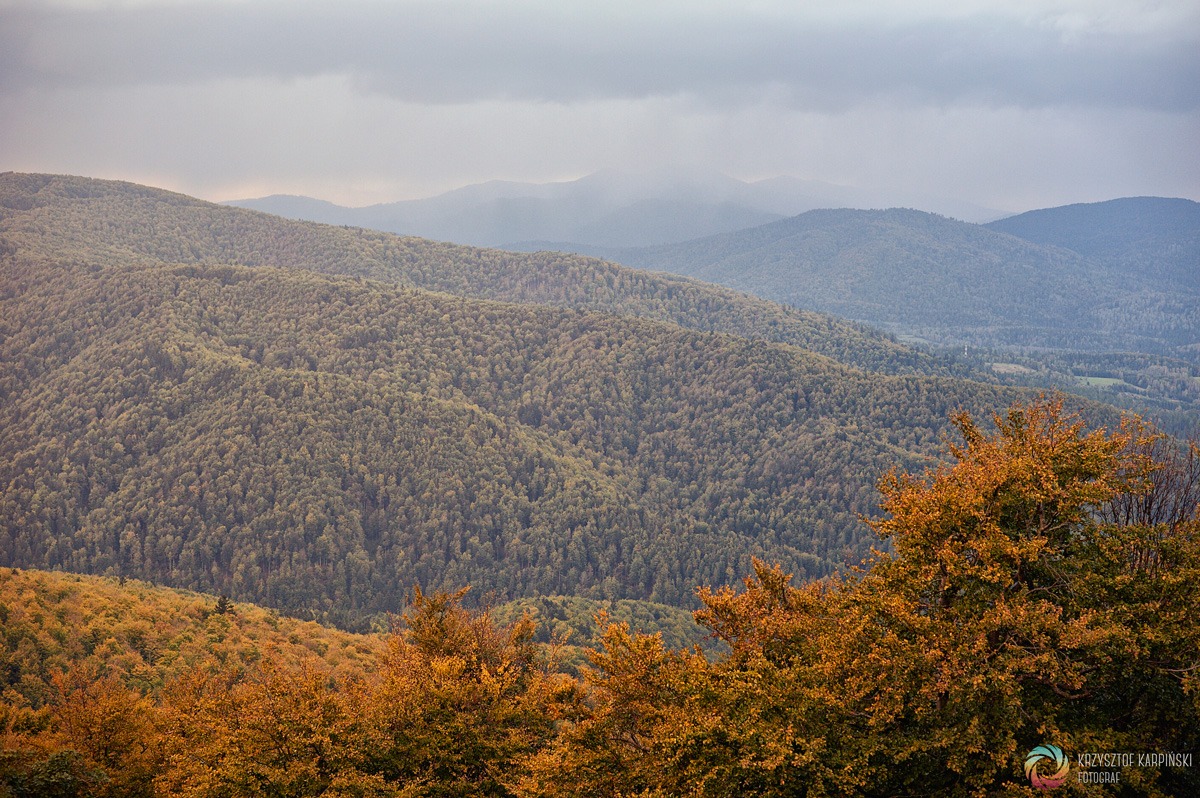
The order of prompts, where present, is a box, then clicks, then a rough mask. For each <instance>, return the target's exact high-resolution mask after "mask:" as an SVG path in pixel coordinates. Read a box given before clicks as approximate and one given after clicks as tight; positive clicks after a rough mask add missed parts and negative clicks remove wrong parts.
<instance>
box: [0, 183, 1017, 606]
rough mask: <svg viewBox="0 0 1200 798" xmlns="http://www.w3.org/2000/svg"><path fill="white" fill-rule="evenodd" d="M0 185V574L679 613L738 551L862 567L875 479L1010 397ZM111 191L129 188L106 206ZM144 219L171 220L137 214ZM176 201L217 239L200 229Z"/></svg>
mask: <svg viewBox="0 0 1200 798" xmlns="http://www.w3.org/2000/svg"><path fill="white" fill-rule="evenodd" d="M22 181H25V182H29V181H32V182H33V184H34V185H35V186H40V187H41V189H45V188H46V187H48V186H49V187H53V190H52V191H50V192H49V193H50V195H51V196H50V199H47V198H46V197H44V196H42V194H41V193H39V192H38V191H34V192H32V193H27V194H21V193H20V192H19V191H17V190H16V189H15V188H13V186H14V184H20V183H22ZM6 185H8V186H9V189H8V190H7V193H6V195H5V196H6V200H5V204H6V207H8V208H9V209H10V210H9V211H7V212H6V217H5V220H4V228H3V229H4V245H5V254H4V258H3V263H2V266H3V269H4V272H3V275H4V276H3V281H2V285H3V294H2V298H0V303H2V305H0V311H2V312H0V324H3V328H2V334H3V338H2V346H3V350H2V351H3V357H2V369H3V371H2V372H0V398H2V400H3V401H2V405H0V414H2V415H0V452H2V454H3V457H2V458H0V491H2V493H0V523H2V525H3V530H4V533H3V537H0V557H2V558H3V561H4V563H6V564H8V565H19V566H23V567H41V568H66V569H70V570H76V571H86V572H96V573H109V574H114V575H125V576H130V577H139V578H146V579H155V580H158V581H161V582H164V583H167V584H171V585H175V586H179V587H189V588H195V589H203V590H206V591H210V592H223V593H229V594H230V595H231V596H233V597H235V598H239V599H249V598H254V599H257V600H259V601H262V602H264V603H267V604H269V605H271V606H277V607H281V608H287V609H289V610H291V611H305V612H309V613H313V614H314V615H317V616H320V617H326V618H330V619H333V620H337V621H339V622H342V623H353V624H359V623H363V622H364V621H365V619H366V618H368V617H370V616H371V615H373V614H375V613H378V612H381V611H386V610H391V609H395V608H396V607H397V606H398V604H397V602H399V601H400V597H401V596H402V594H403V592H404V590H406V589H407V588H408V587H409V586H410V585H412V584H414V583H420V584H422V585H424V586H426V587H427V588H429V589H434V588H438V587H445V588H447V589H455V588H457V587H460V586H463V585H467V584H470V585H472V586H473V587H474V588H475V593H474V595H477V596H487V595H489V594H490V595H494V596H495V597H496V599H498V600H504V599H507V598H514V597H519V596H530V595H539V594H567V595H583V596H590V597H594V598H610V599H611V598H629V599H649V600H654V601H660V602H667V603H675V604H686V603H688V602H690V601H691V600H692V592H693V590H694V588H695V586H696V585H698V584H714V585H717V584H726V583H729V582H730V581H731V580H734V579H736V578H737V576H738V575H739V574H741V573H744V572H745V571H746V569H747V567H748V563H749V559H750V557H751V556H752V555H757V556H760V557H763V558H766V559H770V560H774V561H779V562H782V563H785V564H786V566H787V567H788V568H789V569H792V570H794V571H795V572H796V573H798V574H801V575H803V576H808V577H813V576H820V575H823V574H827V573H830V572H831V571H832V570H833V569H835V568H837V567H839V566H840V565H841V564H842V563H844V562H847V561H849V562H857V561H858V560H859V559H860V558H861V557H862V556H863V555H865V554H866V552H867V548H868V546H869V536H868V534H867V530H866V528H865V527H864V526H863V524H862V522H861V521H860V519H859V516H860V515H861V514H870V513H872V512H873V510H874V507H875V490H874V482H875V480H876V479H877V477H878V475H879V474H881V473H884V472H886V471H887V469H888V468H890V467H892V466H894V465H904V466H911V465H914V464H916V463H919V462H922V460H923V458H925V457H927V456H929V455H930V454H932V452H933V451H934V450H935V447H936V446H937V445H938V442H939V439H940V436H941V435H942V434H943V432H944V430H945V429H946V423H947V418H948V416H949V414H950V413H951V412H952V411H953V410H954V409H956V408H960V407H965V408H972V409H976V410H986V409H989V408H993V407H996V406H1001V405H1004V404H1007V403H1008V402H1009V401H1010V400H1011V399H1012V397H1014V396H1015V395H1016V394H1015V393H1014V392H1013V391H1011V390H1004V389H1000V388H997V387H993V386H987V385H983V384H979V383H973V382H967V381H964V380H960V379H954V378H948V377H926V376H916V375H908V376H904V375H893V376H888V375H883V374H879V373H872V372H868V371H863V370H859V369H854V368H850V367H847V366H844V365H841V364H838V363H836V362H834V361H832V360H829V359H827V358H825V357H822V356H819V355H816V354H813V353H811V352H809V351H806V350H803V349H800V348H798V347H796V346H791V345H788V344H783V343H774V342H770V341H766V340H762V339H761V338H747V337H736V336H732V335H728V334H723V333H716V332H700V331H697V330H694V329H687V328H684V327H681V326H678V325H675V324H667V323H663V322H660V321H651V320H646V319H641V318H634V317H630V316H623V315H615V314H610V313H598V312H591V311H588V312H585V311H582V310H579V309H563V308H553V307H545V306H534V305H516V304H504V303H498V302H489V301H482V300H479V299H474V298H466V297H463V296H452V295H448V294H436V293H429V292H425V291H421V290H416V289H413V288H404V287H399V286H396V285H394V284H393V283H391V282H379V281H372V280H364V279H362V278H361V277H341V276H329V275H325V274H318V273H315V272H314V271H310V270H308V269H306V268H304V266H305V265H307V264H308V263H309V262H310V261H305V260H304V259H303V258H299V257H298V258H297V261H298V264H297V265H298V266H300V268H289V269H283V268H272V267H268V266H256V267H248V266H239V265H227V264H221V263H219V262H217V255H215V254H211V253H206V252H205V251H204V250H203V248H202V247H200V243H205V244H206V245H208V246H216V247H217V251H218V252H227V253H234V254H237V253H242V254H241V255H240V257H237V258H231V259H232V260H241V261H254V260H256V259H257V260H258V261H261V262H264V263H266V262H269V263H277V262H279V261H282V260H286V253H287V252H288V251H290V250H291V249H293V248H294V249H295V250H296V251H298V252H305V251H308V247H309V244H310V243H311V242H312V241H316V242H317V243H318V244H320V247H323V248H324V249H319V248H318V249H319V251H320V252H322V253H324V254H323V256H322V257H324V258H326V259H327V260H326V261H323V262H325V263H326V268H328V269H329V270H330V271H333V270H336V269H347V270H349V269H351V267H350V266H347V264H358V265H355V266H353V268H354V269H361V270H364V271H367V270H368V267H367V266H365V265H363V264H364V263H368V261H364V260H361V259H359V260H356V258H357V257H358V256H356V254H355V253H356V252H358V250H356V249H355V248H354V247H353V246H352V245H353V243H354V242H355V241H359V240H361V241H364V242H371V241H374V242H376V243H377V244H378V245H379V246H384V247H386V246H400V245H401V244H404V245H406V246H411V247H415V248H417V249H418V250H419V248H420V247H421V246H422V244H420V243H419V242H401V241H399V240H398V239H394V238H391V237H373V234H369V233H365V232H361V231H356V230H346V231H338V230H331V229H330V228H322V227H319V226H313V225H297V224H295V223H290V222H283V221H281V220H276V219H272V218H270V217H266V216H261V215H257V214H253V213H250V212H247V211H240V210H235V209H224V208H218V207H216V206H206V205H203V204H202V203H196V202H195V201H193V200H188V199H186V198H181V197H178V196H177V195H169V196H168V197H167V198H164V197H163V195H162V194H161V193H158V192H154V191H151V190H148V189H136V188H130V187H127V186H123V185H121V184H109V183H98V184H97V183H90V182H88V181H78V180H65V181H61V182H55V180H54V179H50V178H28V177H11V176H10V178H8V182H7V183H6ZM39 191H40V190H39ZM72 192H78V193H82V194H84V195H85V196H84V198H83V201H82V203H81V204H73V201H72V200H71V199H70V194H71V193H72ZM110 194H116V195H117V196H118V197H122V198H125V199H123V200H121V201H119V202H117V203H116V206H115V208H109V207H108V206H106V205H105V202H104V197H105V196H108V195H110ZM92 195H98V196H92ZM131 197H132V198H133V199H132V200H131V199H130V198H131ZM51 200H53V201H51ZM135 200H136V201H135ZM129 202H133V203H134V206H136V207H137V208H140V209H141V212H142V213H143V214H144V215H145V214H148V216H147V217H146V218H149V219H157V221H156V222H154V223H153V224H151V225H150V226H149V227H146V226H145V222H144V221H143V222H138V221H135V219H136V218H142V217H133V216H127V215H126V213H125V212H126V211H128V210H129V209H130V206H129V204H128V203H129ZM39 203H41V204H39ZM14 206H19V207H17V208H16V209H15V210H14V209H13V208H14ZM21 207H24V208H26V210H21V209H20V208H21ZM193 207H200V208H201V210H202V211H203V213H202V214H201V217H202V218H203V217H204V214H213V215H214V216H219V218H222V219H230V220H233V222H234V223H231V224H228V225H225V226H217V227H215V228H210V227H204V226H202V225H198V224H197V225H195V226H193V227H187V226H186V225H185V224H184V222H185V221H186V220H188V219H192V220H193V221H194V217H193V216H192V215H191V214H190V212H189V213H185V211H187V209H189V208H193ZM239 226H241V227H245V228H246V229H247V230H248V232H247V233H246V234H245V236H242V235H239V233H238V230H239V229H240V228H239ZM162 230H165V231H167V232H170V231H171V230H176V234H175V235H174V236H172V235H167V234H164V235H162V236H157V235H156V231H162ZM93 238H94V240H93ZM214 240H215V241H217V242H218V243H217V244H216V245H214V244H213V242H214ZM189 241H192V242H195V243H194V244H191V243H188V242H189ZM269 242H274V244H273V246H274V247H275V249H273V250H271V249H270V247H268V243H269ZM338 242H341V243H342V244H344V245H345V250H343V249H340V248H339V246H340V245H338ZM313 246H316V245H313ZM155 247H158V248H160V250H159V251H156V250H155V249H154V248H155ZM193 247H194V248H193ZM222 248H223V249H222ZM264 251H270V253H271V254H270V257H267V256H266V255H264V254H263V252H264ZM463 252H466V253H467V254H470V253H471V252H473V251H470V250H464V251H463ZM256 253H257V254H256ZM487 257H492V253H483V254H480V255H479V258H480V259H481V260H479V261H476V262H477V263H480V262H486V258H487ZM495 257H504V256H500V255H496V256H495ZM547 257H551V256H547ZM447 258H448V259H449V261H451V262H452V258H450V257H449V255H447ZM180 260H183V261H191V262H190V263H183V264H180V263H178V261H180ZM391 262H393V261H389V263H391ZM415 263H416V266H413V267H412V269H413V270H414V271H416V270H417V268H418V267H420V266H421V265H422V263H424V262H422V261H420V260H417V261H415ZM521 263H523V261H519V260H518V261H513V266H514V268H513V269H512V270H511V271H510V272H509V274H512V275H519V274H520V273H521V272H520V269H518V268H516V266H517V265H519V264H521ZM592 263H594V262H591V261H573V262H572V264H573V268H575V269H577V270H578V271H579V272H580V273H581V275H582V278H581V280H580V282H582V283H584V286H585V287H584V288H583V289H577V288H576V285H575V284H573V283H570V282H568V281H564V282H563V283H562V284H561V285H560V286H559V287H558V288H557V289H556V290H558V291H560V292H570V291H574V290H579V292H580V295H581V296H583V297H585V298H588V297H591V296H593V294H590V293H589V291H590V289H589V288H588V286H595V285H596V284H597V283H600V284H603V280H604V278H603V276H601V277H599V278H597V277H596V276H595V274H593V273H591V272H589V271H588V268H589V264H592ZM385 266H386V264H384V265H379V266H378V267H377V268H379V269H380V270H381V271H382V270H384V268H385ZM424 267H425V268H430V270H431V271H430V273H431V274H433V273H435V272H434V271H433V270H432V266H431V265H430V264H428V263H424ZM464 268H465V267H464ZM597 268H598V271H599V272H600V274H601V275H604V274H612V273H613V272H606V271H605V269H606V268H607V267H603V266H598V267H597ZM465 273H470V270H469V269H468V270H467V271H466V272H465ZM500 273H501V278H498V279H502V278H503V279H508V278H504V277H503V274H504V272H503V270H501V272H500ZM620 274H624V273H620ZM438 279H445V280H455V279H462V280H463V281H464V282H466V279H465V278H464V277H463V274H462V273H460V274H458V275H457V276H455V275H454V274H445V275H441V277H439V278H438ZM661 285H664V286H665V288H664V291H665V292H666V293H665V294H664V295H663V296H664V297H665V298H667V299H669V298H670V297H671V296H672V291H673V290H674V289H675V286H674V285H673V284H669V283H668V284H661ZM685 287H686V286H685ZM467 288H468V290H469V286H468V287H467ZM695 290H696V291H697V292H698V293H697V294H695V295H694V296H698V297H706V296H710V295H709V294H705V293H704V292H705V291H706V289H704V288H703V287H696V289H695ZM711 296H716V297H720V296H728V295H722V294H719V293H718V294H713V295H711ZM643 298H644V297H643ZM588 301H592V300H591V299H590V298H589V300H588ZM647 301H651V300H647ZM670 307H674V308H677V307H678V306H670ZM672 312H674V310H673V311H672ZM795 318H797V319H800V320H801V321H803V320H804V319H806V318H808V317H803V316H798V317H795ZM830 324H832V323H830ZM829 329H831V330H835V331H836V330H839V329H841V328H839V327H837V326H836V325H834V326H832V327H830V328H829ZM848 329H850V330H851V331H853V330H854V328H848ZM859 340H861V341H863V342H867V344H872V343H873V342H875V341H879V340H881V339H874V338H870V337H869V336H862V337H861V338H860V339H859ZM883 343H884V345H885V346H887V347H891V346H893V345H892V344H890V343H888V342H886V341H883ZM829 345H830V346H834V347H838V346H841V344H840V342H838V341H835V340H834V341H830V342H829ZM901 351H904V350H902V349H901Z"/></svg>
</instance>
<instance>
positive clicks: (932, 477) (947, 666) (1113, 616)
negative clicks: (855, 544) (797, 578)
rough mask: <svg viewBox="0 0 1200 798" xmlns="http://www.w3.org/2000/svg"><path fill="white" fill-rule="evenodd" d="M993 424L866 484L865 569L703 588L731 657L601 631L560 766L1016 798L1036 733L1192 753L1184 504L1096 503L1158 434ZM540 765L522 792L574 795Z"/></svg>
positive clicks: (1146, 782) (1190, 552)
mask: <svg viewBox="0 0 1200 798" xmlns="http://www.w3.org/2000/svg"><path fill="white" fill-rule="evenodd" d="M994 421H995V431H994V432H992V433H987V432H985V431H984V430H983V429H982V428H980V427H979V426H978V425H977V424H976V422H974V421H973V420H972V419H971V418H969V417H968V416H966V415H960V416H958V417H957V418H956V419H955V423H956V426H957V427H958V430H959V432H960V434H961V436H962V440H963V442H962V443H961V444H960V445H957V446H955V447H953V448H952V449H951V454H952V456H953V462H952V463H949V464H946V465H943V466H940V467H938V468H936V469H934V470H932V471H929V472H927V473H926V474H925V475H924V476H910V475H905V474H900V473H893V474H891V475H889V476H887V477H886V478H885V479H884V480H883V481H882V482H881V484H880V489H881V492H882V494H883V509H884V510H885V511H886V513H887V515H886V517H885V518H884V519H883V520H880V521H878V522H876V523H875V524H874V526H875V529H876V531H877V532H878V533H879V535H880V536H881V538H882V539H883V540H884V541H885V542H886V544H887V546H888V548H889V551H887V552H886V553H879V554H878V555H877V556H876V559H875V561H874V562H873V563H872V564H871V566H870V567H869V568H867V569H865V570H863V571H860V572H856V573H850V574H847V575H844V576H842V577H839V578H835V579H830V580H826V581H824V582H820V583H814V584H810V585H807V586H804V587H799V588H798V587H794V586H792V585H790V584H789V577H788V575H787V574H784V573H783V572H782V571H780V570H779V569H778V568H772V567H768V566H767V565H764V564H762V563H757V564H756V567H755V574H754V576H753V577H751V578H750V579H748V580H747V582H746V589H745V590H744V591H742V592H736V591H733V590H731V589H722V590H718V591H715V592H713V591H702V592H701V594H700V596H701V599H702V601H703V603H704V608H703V609H702V610H701V611H699V612H698V613H697V618H698V619H699V620H700V621H702V622H703V623H705V624H707V625H708V626H709V627H710V628H711V629H712V630H713V632H714V634H716V635H717V636H719V637H720V638H722V639H724V640H725V641H726V642H728V644H729V645H730V647H731V651H732V653H731V654H730V656H728V657H726V658H724V659H722V660H720V661H718V662H715V663H713V664H711V665H707V664H698V663H697V662H696V661H695V660H692V661H691V662H690V664H689V671H690V672H689V673H687V674H686V676H684V677H683V678H680V676H679V668H678V667H677V666H669V665H668V663H669V662H670V659H669V658H668V657H667V656H666V655H665V654H664V652H662V651H661V650H657V649H655V648H654V647H653V646H648V645H645V644H644V643H641V644H639V643H637V642H636V641H632V642H631V641H630V640H628V639H627V638H625V637H622V635H621V634H619V633H611V632H610V634H609V636H608V637H607V638H606V639H605V644H606V649H605V653H603V654H602V655H601V656H600V658H599V659H598V664H599V665H600V677H599V679H598V683H597V686H598V687H599V689H600V693H599V696H600V697H599V703H598V711H597V712H596V713H595V714H594V715H593V717H592V718H590V719H589V720H587V721H585V722H584V723H582V724H580V725H579V726H577V727H575V728H574V729H570V730H568V731H567V733H566V735H565V736H564V740H566V741H567V742H566V743H565V745H566V751H565V754H566V755H570V756H573V757H574V758H575V761H576V762H579V763H582V764H585V765H586V764H588V763H589V762H590V763H596V762H607V763H612V764H613V765H614V766H616V765H618V764H619V767H618V768H617V769H618V770H623V771H624V772H625V773H629V772H633V773H637V774H641V779H642V780H641V781H628V780H627V781H624V782H622V785H623V787H624V788H626V789H627V794H646V795H651V794H660V793H661V794H682V793H687V794H695V795H713V796H717V795H740V794H755V795H795V794H808V795H840V794H846V793H855V794H863V795H926V794H934V793H936V794H947V795H953V794H962V795H967V794H991V793H1005V792H1009V793H1021V792H1022V791H1024V790H1026V789H1027V788H1028V783H1027V782H1025V781H1024V777H1023V773H1022V771H1021V767H1020V758H1021V757H1022V756H1023V755H1024V754H1025V752H1027V751H1028V750H1030V749H1031V748H1032V747H1033V746H1035V745H1038V744H1040V743H1042V742H1050V743H1053V744H1056V745H1059V746H1060V747H1062V748H1064V749H1066V750H1068V751H1076V752H1078V751H1142V750H1177V751H1189V750H1194V749H1195V748H1196V747H1197V743H1198V742H1200V739H1198V735H1200V705H1198V703H1197V694H1198V691H1197V687H1200V683H1198V676H1200V674H1198V671H1200V653H1198V652H1200V626H1198V625H1197V623H1196V621H1195V614H1194V612H1193V610H1192V608H1193V607H1194V606H1195V605H1196V603H1197V600H1198V599H1200V544H1198V542H1197V523H1196V516H1195V507H1194V506H1193V507H1191V508H1190V510H1187V511H1186V512H1185V511H1180V512H1177V513H1175V514H1174V515H1173V516H1172V518H1170V519H1168V520H1166V521H1163V522H1161V523H1158V522H1156V521H1155V519H1152V518H1147V517H1141V516H1138V517H1130V518H1126V519H1123V520H1116V519H1114V518H1113V517H1112V513H1111V509H1112V507H1113V506H1114V505H1113V503H1114V502H1117V503H1118V504H1119V503H1120V502H1121V501H1122V500H1123V498H1129V497H1139V496H1143V495H1145V493H1146V492H1147V491H1152V490H1156V489H1161V485H1162V484H1163V477H1164V476H1166V475H1165V474H1164V469H1166V468H1169V467H1172V466H1170V463H1169V462H1167V461H1164V460H1163V459H1162V458H1161V457H1157V456H1156V452H1157V454H1159V455H1161V450H1158V449H1156V447H1159V446H1161V445H1163V441H1162V440H1161V439H1160V438H1159V437H1158V436H1156V435H1155V434H1154V433H1153V432H1152V431H1151V430H1149V429H1147V428H1146V427H1145V426H1144V425H1142V424H1140V423H1138V422H1136V421H1129V422H1126V423H1125V424H1123V425H1122V426H1121V427H1120V428H1119V429H1117V430H1115V431H1111V432H1109V431H1105V430H1103V429H1098V430H1092V431H1089V430H1088V429H1087V428H1086V427H1085V425H1084V424H1083V423H1082V421H1080V420H1079V419H1078V418H1076V417H1074V416H1071V415H1070V414H1068V413H1066V412H1065V411H1064V410H1063V407H1062V404H1061V402H1059V401H1055V400H1042V401H1038V402H1034V403H1032V404H1029V405H1026V406H1017V407H1014V408H1013V409H1012V410H1010V411H1009V412H1008V413H1007V414H1005V415H1004V416H1001V417H996V418H995V419H994ZM1184 482H1186V480H1184ZM1156 486H1159V487H1156ZM623 685H636V689H624V688H623V687H622V686H623ZM618 719H619V720H620V723H618V722H617V721H618ZM592 731H601V732H603V733H601V734H590V732H592ZM593 770H595V768H594V767H593ZM543 773H544V778H543V780H542V781H541V782H540V783H539V784H537V785H535V786H533V787H531V788H530V789H529V791H528V794H529V795H557V794H561V795H576V794H582V793H581V792H579V791H578V790H576V791H572V790H571V789H570V785H569V781H567V780H566V779H565V778H562V777H556V776H555V774H554V771H553V770H552V769H551V768H545V769H544V770H543ZM1196 779H1197V777H1196V776H1195V775H1194V774H1193V772H1191V771H1187V770H1185V769H1181V770H1170V769H1163V770H1156V769H1145V768H1143V769H1132V770H1131V771H1130V772H1128V773H1126V774H1124V777H1123V782H1124V783H1126V784H1131V785H1135V786H1136V787H1137V788H1138V789H1141V790H1142V791H1144V792H1146V793H1148V794H1194V793H1195V792H1197V790H1200V784H1197V782H1196ZM1078 786H1079V785H1075V787H1078ZM1075 787H1071V788H1067V789H1075ZM1080 789H1082V788H1081V787H1080ZM656 791H657V792H656ZM1068 794H1069V793H1068Z"/></svg>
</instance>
